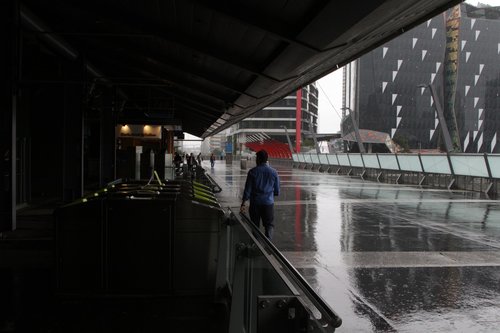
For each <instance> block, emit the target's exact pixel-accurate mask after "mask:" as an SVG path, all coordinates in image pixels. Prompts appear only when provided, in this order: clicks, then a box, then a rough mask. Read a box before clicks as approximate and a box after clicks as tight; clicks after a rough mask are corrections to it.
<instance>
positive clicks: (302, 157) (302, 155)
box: [297, 154, 306, 163]
mask: <svg viewBox="0 0 500 333" xmlns="http://www.w3.org/2000/svg"><path fill="white" fill-rule="evenodd" d="M297 155H298V156H299V162H300V163H305V162H306V161H305V159H304V154H297Z"/></svg>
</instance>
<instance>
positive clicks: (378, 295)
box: [204, 161, 500, 332]
mask: <svg viewBox="0 0 500 333" xmlns="http://www.w3.org/2000/svg"><path fill="white" fill-rule="evenodd" d="M204 167H205V168H207V170H210V169H209V168H210V166H209V165H204ZM277 169H278V172H279V174H280V177H281V183H282V184H281V185H282V187H281V189H282V194H281V195H280V197H278V198H277V202H276V210H275V215H276V230H275V238H274V243H275V245H276V246H277V247H278V249H280V250H281V251H282V252H283V253H284V254H285V256H286V257H287V258H288V259H289V260H290V261H291V262H292V263H293V264H294V266H295V267H296V268H297V269H298V270H299V271H300V272H301V273H302V274H303V276H304V277H305V278H306V279H307V280H308V282H309V283H310V284H311V285H312V286H313V287H314V289H316V290H317V291H318V292H319V294H320V295H321V296H322V297H323V298H324V299H325V300H326V301H327V303H329V304H330V305H331V307H332V308H333V309H334V310H335V311H336V312H337V313H338V314H339V315H340V316H341V317H342V320H343V324H342V326H341V327H340V328H339V329H338V331H339V332H380V331H390V332H394V331H396V332H423V331H425V332H465V331H468V332H497V331H498V325H499V324H500V317H499V315H498V313H500V285H499V284H498V281H499V280H500V201H496V200H489V199H485V198H482V197H481V196H480V195H479V194H476V193H471V192H464V191H453V192H450V191H447V190H435V189H423V188H420V187H418V186H414V187H411V186H406V185H405V186H403V185H391V184H381V183H375V182H371V181H362V180H361V179H359V178H349V177H346V176H337V175H331V174H324V173H318V172H313V171H307V170H298V169H290V168H283V167H277ZM209 174H210V175H211V176H212V177H213V178H214V179H215V181H216V182H217V183H218V184H219V185H220V186H221V187H222V188H223V191H222V192H221V193H220V198H219V199H220V200H221V203H222V205H223V206H226V207H228V206H233V207H234V209H238V207H239V204H240V198H241V194H242V191H243V186H244V182H245V179H246V170H241V169H240V164H239V163H238V164H236V162H235V164H233V165H232V166H226V165H225V164H223V163H222V162H219V161H218V163H217V164H216V165H215V168H214V169H212V170H211V171H209Z"/></svg>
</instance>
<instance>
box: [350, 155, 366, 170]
mask: <svg viewBox="0 0 500 333" xmlns="http://www.w3.org/2000/svg"><path fill="white" fill-rule="evenodd" d="M349 160H350V161H351V166H353V167H358V168H363V167H364V166H363V160H362V159H361V154H349Z"/></svg>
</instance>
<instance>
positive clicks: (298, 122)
mask: <svg viewBox="0 0 500 333" xmlns="http://www.w3.org/2000/svg"><path fill="white" fill-rule="evenodd" d="M301 132H302V88H300V89H298V90H297V100H296V103H295V152H296V153H300V135H301Z"/></svg>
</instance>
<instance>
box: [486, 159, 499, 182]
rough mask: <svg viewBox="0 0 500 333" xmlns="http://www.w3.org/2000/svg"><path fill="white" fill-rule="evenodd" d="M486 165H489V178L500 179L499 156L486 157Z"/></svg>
mask: <svg viewBox="0 0 500 333" xmlns="http://www.w3.org/2000/svg"><path fill="white" fill-rule="evenodd" d="M488 164H489V165H490V170H491V176H492V177H493V178H500V155H488Z"/></svg>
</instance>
